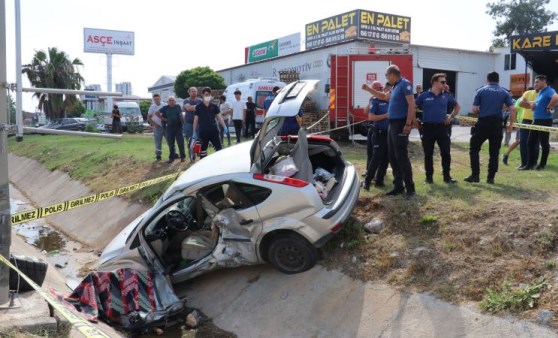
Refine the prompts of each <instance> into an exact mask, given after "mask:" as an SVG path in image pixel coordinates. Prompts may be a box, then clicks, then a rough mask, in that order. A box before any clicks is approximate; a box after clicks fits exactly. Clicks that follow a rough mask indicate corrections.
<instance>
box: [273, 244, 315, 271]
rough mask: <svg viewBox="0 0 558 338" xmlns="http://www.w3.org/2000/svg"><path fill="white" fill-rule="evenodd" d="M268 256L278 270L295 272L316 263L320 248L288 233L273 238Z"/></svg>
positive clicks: (306, 268)
mask: <svg viewBox="0 0 558 338" xmlns="http://www.w3.org/2000/svg"><path fill="white" fill-rule="evenodd" d="M268 257H269V262H270V263H271V264H272V265H273V266H274V267H275V268H276V269H277V270H279V271H281V272H283V273H286V274H295V273H299V272H304V271H306V270H309V269H311V268H312V267H313V266H314V265H316V261H317V260H318V250H317V249H316V248H315V247H314V246H313V245H311V244H310V243H308V241H307V240H306V239H304V238H302V237H300V236H298V235H287V236H281V237H278V238H276V239H275V240H273V242H272V243H271V245H270V246H269V252H268Z"/></svg>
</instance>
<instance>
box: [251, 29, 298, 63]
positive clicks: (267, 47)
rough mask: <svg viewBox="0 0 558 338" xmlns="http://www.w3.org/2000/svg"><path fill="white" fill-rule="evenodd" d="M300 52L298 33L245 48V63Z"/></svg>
mask: <svg viewBox="0 0 558 338" xmlns="http://www.w3.org/2000/svg"><path fill="white" fill-rule="evenodd" d="M297 52H300V33H296V34H291V35H287V36H284V37H281V38H279V39H274V40H271V41H266V42H262V43H260V44H257V45H254V46H250V47H247V48H246V60H245V61H246V63H252V62H256V61H261V60H266V59H270V58H273V57H277V56H283V55H289V54H293V53H297Z"/></svg>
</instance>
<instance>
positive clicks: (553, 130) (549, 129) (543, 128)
mask: <svg viewBox="0 0 558 338" xmlns="http://www.w3.org/2000/svg"><path fill="white" fill-rule="evenodd" d="M455 118H456V119H458V120H460V121H465V122H475V123H476V122H477V121H478V118H476V117H471V116H464V115H462V116H460V115H458V116H456V117H455ZM512 126H513V127H514V128H520V129H529V130H538V131H546V132H549V133H558V128H556V127H547V126H537V125H533V124H523V123H514V124H513V125H512Z"/></svg>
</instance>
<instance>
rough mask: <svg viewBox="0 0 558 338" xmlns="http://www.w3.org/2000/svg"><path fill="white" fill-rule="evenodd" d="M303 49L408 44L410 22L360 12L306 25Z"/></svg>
mask: <svg viewBox="0 0 558 338" xmlns="http://www.w3.org/2000/svg"><path fill="white" fill-rule="evenodd" d="M305 32H306V49H314V48H320V47H323V46H328V45H333V44H338V43H342V42H344V41H349V40H355V39H362V40H371V41H387V42H394V43H401V44H408V43H411V18H410V17H407V16H401V15H394V14H387V13H379V12H372V11H367V10H363V9H356V10H354V11H350V12H346V13H343V14H338V15H335V16H332V17H329V18H325V19H322V20H319V21H315V22H312V23H309V24H306V29H305Z"/></svg>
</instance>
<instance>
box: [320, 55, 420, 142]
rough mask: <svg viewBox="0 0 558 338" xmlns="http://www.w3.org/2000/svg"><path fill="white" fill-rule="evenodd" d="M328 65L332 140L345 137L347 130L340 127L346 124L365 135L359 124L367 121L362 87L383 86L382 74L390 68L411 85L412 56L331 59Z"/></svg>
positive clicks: (383, 76) (384, 80) (364, 127)
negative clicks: (399, 72) (364, 84)
mask: <svg viewBox="0 0 558 338" xmlns="http://www.w3.org/2000/svg"><path fill="white" fill-rule="evenodd" d="M329 62H330V67H331V74H330V76H331V77H330V87H329V120H330V129H331V130H332V132H331V134H332V135H335V136H337V135H339V134H341V135H343V134H345V135H346V133H347V132H348V130H347V129H346V128H341V127H343V126H347V124H348V123H349V124H351V123H358V124H356V125H355V129H354V130H355V132H360V133H361V134H363V135H365V130H366V126H367V124H366V123H362V121H366V120H368V112H367V111H365V107H366V105H367V104H368V100H369V99H370V93H368V92H366V91H364V90H362V89H361V88H362V84H363V83H368V84H369V85H370V84H372V82H374V81H380V82H382V83H385V82H386V77H385V71H386V68H387V67H388V66H390V65H391V64H396V65H397V66H399V69H400V70H401V74H402V76H403V77H405V78H407V79H408V80H409V81H411V82H413V56H412V55H411V54H389V53H388V54H348V55H331V57H330V60H329ZM359 122H361V123H359ZM335 128H339V129H335ZM333 137H334V136H333Z"/></svg>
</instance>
